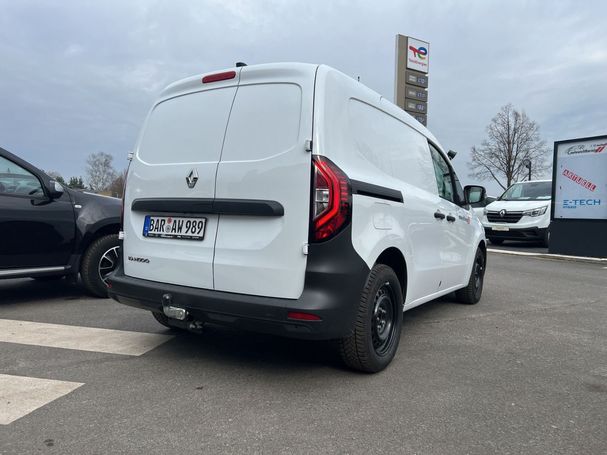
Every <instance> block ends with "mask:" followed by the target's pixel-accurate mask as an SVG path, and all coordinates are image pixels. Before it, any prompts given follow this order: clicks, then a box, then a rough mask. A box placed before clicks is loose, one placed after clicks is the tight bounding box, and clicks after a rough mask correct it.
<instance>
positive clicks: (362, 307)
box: [339, 264, 403, 373]
mask: <svg viewBox="0 0 607 455" xmlns="http://www.w3.org/2000/svg"><path fill="white" fill-rule="evenodd" d="M402 320H403V294H402V291H401V287H400V284H399V281H398V278H397V277H396V274H395V273H394V271H393V270H392V269H391V268H390V267H388V266H386V265H383V264H378V265H375V266H374V267H373V268H372V269H371V272H370V273H369V276H368V278H367V283H366V284H365V287H364V289H363V292H362V294H361V297H360V301H359V303H358V313H357V316H356V320H355V322H354V328H353V330H352V333H351V334H350V335H349V336H347V337H345V338H342V339H341V340H339V350H340V354H341V357H342V359H343V361H344V363H345V364H346V365H347V366H349V367H350V368H353V369H355V370H359V371H364V372H367V373H376V372H378V371H381V370H383V369H384V368H386V367H387V366H388V364H389V363H390V362H391V361H392V359H393V358H394V355H395V354H396V349H397V348H398V343H399V341H400V332H401V327H402Z"/></svg>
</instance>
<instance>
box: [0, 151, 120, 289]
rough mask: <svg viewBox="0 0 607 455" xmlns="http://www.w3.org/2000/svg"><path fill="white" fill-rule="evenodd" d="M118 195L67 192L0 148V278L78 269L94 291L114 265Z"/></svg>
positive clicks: (61, 273)
mask: <svg viewBox="0 0 607 455" xmlns="http://www.w3.org/2000/svg"><path fill="white" fill-rule="evenodd" d="M120 209H121V204H120V199H116V198H111V197H105V196H98V195H96V194H92V193H87V192H81V191H75V190H71V189H69V188H66V187H64V186H63V185H61V184H59V183H58V182H56V181H55V180H53V179H52V178H51V177H49V176H48V175H47V174H45V173H44V172H43V171H41V170H40V169H37V168H36V167H34V166H32V165H31V164H29V163H27V162H25V161H24V160H22V159H20V158H18V157H17V156H15V155H13V154H12V153H10V152H8V151H6V150H4V149H2V148H0V235H1V236H2V238H1V240H0V278H20V277H31V278H36V279H39V280H49V279H55V278H61V277H64V276H72V277H74V276H77V274H78V273H80V276H81V278H82V282H83V284H84V287H85V288H86V289H87V290H88V291H89V292H90V293H91V294H93V295H95V296H98V297H107V287H106V285H105V278H106V276H107V274H108V273H109V272H111V271H113V270H114V269H115V267H116V264H117V263H118V260H117V259H118V248H119V243H118V232H119V230H120Z"/></svg>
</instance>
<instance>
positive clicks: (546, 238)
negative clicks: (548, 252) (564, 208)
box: [542, 228, 550, 248]
mask: <svg viewBox="0 0 607 455" xmlns="http://www.w3.org/2000/svg"><path fill="white" fill-rule="evenodd" d="M542 246H544V247H546V248H548V247H549V246H550V228H547V229H546V231H544V235H543V237H542Z"/></svg>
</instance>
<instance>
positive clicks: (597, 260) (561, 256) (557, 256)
mask: <svg viewBox="0 0 607 455" xmlns="http://www.w3.org/2000/svg"><path fill="white" fill-rule="evenodd" d="M487 251H488V252H490V253H500V254H509V255H512V256H528V257H535V258H540V259H554V260H557V261H573V262H589V263H591V264H605V265H607V258H590V257H585V256H567V255H565V254H549V253H528V252H525V251H512V250H496V249H493V248H487Z"/></svg>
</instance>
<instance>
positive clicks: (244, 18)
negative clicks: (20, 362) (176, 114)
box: [0, 0, 607, 193]
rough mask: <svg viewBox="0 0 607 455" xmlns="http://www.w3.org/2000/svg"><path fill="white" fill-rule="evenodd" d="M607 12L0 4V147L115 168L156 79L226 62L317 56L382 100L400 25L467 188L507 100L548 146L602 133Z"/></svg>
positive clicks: (64, 167)
mask: <svg viewBox="0 0 607 455" xmlns="http://www.w3.org/2000/svg"><path fill="white" fill-rule="evenodd" d="M606 17H607V2H605V1H571V2H569V1H514V0H509V1H494V2H493V1H487V0H479V1H446V0H441V1H427V0H426V1H416V2H409V1H403V0H400V1H379V0H376V1H353V0H349V1H339V2H338V1H335V2H332V1H328V0H327V1H315V0H307V1H246V0H239V1H230V0H217V1H215V0H213V1H203V0H196V1H176V0H168V1H152V0H147V1H144V0H138V1H135V0H121V1H108V0H104V1H84V0H78V1H68V0H60V1H51V0H46V1H28V0H19V1H14V0H0V147H3V148H6V149H8V150H10V151H12V152H13V153H16V154H17V155H20V156H21V157H23V158H25V159H26V160H28V161H30V162H32V163H33V164H35V165H37V166H38V167H40V168H42V169H45V170H55V171H58V172H60V173H61V174H62V175H63V176H64V177H66V178H67V177H69V176H72V175H83V176H84V175H85V171H84V169H85V161H86V157H87V156H88V155H89V154H90V153H91V152H97V151H104V152H108V153H111V154H112V155H113V156H114V157H115V166H116V168H118V169H120V168H123V167H126V156H127V153H128V151H129V150H131V149H132V148H133V145H134V143H135V140H136V138H137V134H138V132H139V129H140V127H141V124H142V122H143V120H144V117H145V115H146V112H147V110H148V109H149V108H150V107H151V104H152V102H153V101H154V99H155V97H156V96H157V95H158V93H159V92H160V90H162V88H163V87H164V86H166V85H167V84H168V83H170V82H171V81H174V80H176V79H180V78H183V77H185V76H189V75H192V74H198V73H202V72H207V71H212V70H215V69H220V68H225V67H230V66H233V64H234V62H236V61H245V62H247V63H249V64H254V63H266V62H278V61H302V62H312V63H325V64H328V65H330V66H333V67H335V68H337V69H339V70H341V71H343V72H345V73H346V74H349V75H351V76H353V77H356V76H360V78H361V82H363V83H364V84H366V85H368V86H369V87H371V88H372V89H374V90H376V91H377V92H379V93H380V94H382V95H384V96H386V97H387V98H389V99H393V92H394V37H395V35H396V34H397V33H401V34H404V35H411V36H414V37H417V38H420V39H423V40H425V41H429V42H430V50H431V63H430V78H429V80H430V82H429V108H428V111H429V117H428V118H429V120H428V127H429V128H430V130H432V132H433V133H434V134H435V135H436V136H437V137H438V139H439V140H440V141H441V143H442V144H443V146H444V147H445V148H447V149H449V148H451V149H454V150H457V151H458V152H459V155H458V156H457V158H456V159H455V161H454V164H455V167H456V170H457V171H458V173H459V175H460V178H461V179H462V181H463V182H464V183H472V180H471V179H470V178H469V177H468V169H467V167H466V162H467V160H468V155H469V150H470V147H472V146H473V145H475V144H479V143H480V142H481V140H482V139H483V138H484V136H485V127H486V125H487V124H488V123H489V121H490V120H491V118H492V117H493V116H494V115H495V113H496V112H497V111H498V110H499V108H500V107H501V106H502V105H504V104H506V103H508V102H511V103H513V104H514V106H515V107H516V108H518V109H524V110H525V111H526V112H527V114H528V115H529V116H530V117H531V118H532V119H533V120H536V121H537V122H538V123H539V125H540V132H541V134H542V137H543V138H544V139H545V140H546V141H547V143H548V145H549V147H550V148H551V147H552V142H553V141H555V140H560V139H568V138H575V137H581V136H591V135H598V134H607V28H606V27H605V18H606ZM486 184H487V187H488V188H489V190H490V193H498V191H497V186H496V185H494V184H490V183H489V182H486Z"/></svg>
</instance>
